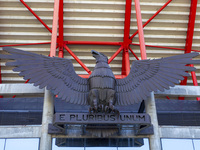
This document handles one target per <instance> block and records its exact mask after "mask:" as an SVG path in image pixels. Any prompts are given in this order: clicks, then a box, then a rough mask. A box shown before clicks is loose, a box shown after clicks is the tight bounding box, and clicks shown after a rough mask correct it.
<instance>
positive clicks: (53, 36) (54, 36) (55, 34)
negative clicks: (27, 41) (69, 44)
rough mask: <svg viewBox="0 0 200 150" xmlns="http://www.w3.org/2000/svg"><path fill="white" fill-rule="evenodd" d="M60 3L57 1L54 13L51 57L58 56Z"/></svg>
mask: <svg viewBox="0 0 200 150" xmlns="http://www.w3.org/2000/svg"><path fill="white" fill-rule="evenodd" d="M59 2H60V0H55V1H54V12H53V23H52V35H51V49H50V57H54V56H56V44H57V32H58V13H59Z"/></svg>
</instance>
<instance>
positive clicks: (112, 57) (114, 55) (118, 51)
mask: <svg viewBox="0 0 200 150" xmlns="http://www.w3.org/2000/svg"><path fill="white" fill-rule="evenodd" d="M123 49H124V47H123V46H121V47H120V48H119V49H118V50H117V51H116V52H115V53H114V54H113V55H112V56H111V57H110V59H108V63H111V61H112V60H113V59H114V58H115V57H116V56H117V55H118V54H119V53H120V52H121V51H122V50H123Z"/></svg>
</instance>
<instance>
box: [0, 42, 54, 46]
mask: <svg viewBox="0 0 200 150" xmlns="http://www.w3.org/2000/svg"><path fill="white" fill-rule="evenodd" d="M40 44H41V45H42V44H51V42H42V43H27V44H10V45H0V47H11V46H25V45H40Z"/></svg>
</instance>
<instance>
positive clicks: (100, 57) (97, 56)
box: [91, 50, 108, 63]
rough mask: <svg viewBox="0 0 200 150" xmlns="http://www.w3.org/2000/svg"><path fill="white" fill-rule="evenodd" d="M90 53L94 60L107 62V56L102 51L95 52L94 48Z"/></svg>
mask: <svg viewBox="0 0 200 150" xmlns="http://www.w3.org/2000/svg"><path fill="white" fill-rule="evenodd" d="M91 53H92V55H93V57H94V58H95V59H96V62H100V61H103V62H106V63H108V57H107V56H106V55H104V54H103V53H100V52H97V51H95V50H91Z"/></svg>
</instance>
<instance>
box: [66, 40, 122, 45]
mask: <svg viewBox="0 0 200 150" xmlns="http://www.w3.org/2000/svg"><path fill="white" fill-rule="evenodd" d="M65 44H67V45H77V44H78V45H116V46H118V45H121V44H122V42H104V41H65Z"/></svg>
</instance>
